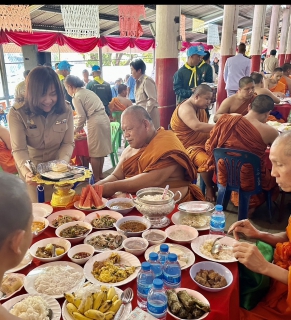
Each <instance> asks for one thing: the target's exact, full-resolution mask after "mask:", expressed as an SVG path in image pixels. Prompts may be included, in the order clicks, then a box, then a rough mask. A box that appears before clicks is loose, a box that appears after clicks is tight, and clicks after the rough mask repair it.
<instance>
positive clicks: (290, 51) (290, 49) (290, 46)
mask: <svg viewBox="0 0 291 320" xmlns="http://www.w3.org/2000/svg"><path fill="white" fill-rule="evenodd" d="M290 61H291V24H290V25H289V32H288V38H287V49H286V54H285V63H290Z"/></svg>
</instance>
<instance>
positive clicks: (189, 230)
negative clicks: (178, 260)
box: [165, 224, 198, 244]
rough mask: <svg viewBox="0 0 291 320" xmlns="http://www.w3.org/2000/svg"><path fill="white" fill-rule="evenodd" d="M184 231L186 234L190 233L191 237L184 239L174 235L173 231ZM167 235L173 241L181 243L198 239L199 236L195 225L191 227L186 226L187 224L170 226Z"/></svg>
mask: <svg viewBox="0 0 291 320" xmlns="http://www.w3.org/2000/svg"><path fill="white" fill-rule="evenodd" d="M179 230H180V231H182V232H184V234H186V233H187V234H189V238H187V239H184V238H183V240H182V239H181V238H180V239H179V238H178V237H173V232H175V231H179ZM165 232H166V235H167V237H168V238H169V239H171V240H172V241H173V242H176V243H180V244H185V243H190V242H191V241H192V240H194V239H196V238H197V237H198V231H197V230H196V229H195V228H193V227H190V226H185V225H180V224H179V225H173V226H170V227H168V228H167V229H166V230H165Z"/></svg>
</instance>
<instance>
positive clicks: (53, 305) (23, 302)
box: [2, 294, 62, 320]
mask: <svg viewBox="0 0 291 320" xmlns="http://www.w3.org/2000/svg"><path fill="white" fill-rule="evenodd" d="M2 306H3V307H4V308H5V309H7V310H8V311H9V312H10V313H11V314H13V315H15V316H16V317H18V318H20V319H23V320H60V319H61V314H62V311H61V306H60V304H59V303H58V301H57V300H56V299H54V298H52V297H50V296H47V295H44V294H23V295H20V296H17V297H14V298H12V299H10V300H8V301H6V302H5V303H3V304H2ZM49 309H51V311H52V318H50V317H49Z"/></svg>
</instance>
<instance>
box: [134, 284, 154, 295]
mask: <svg viewBox="0 0 291 320" xmlns="http://www.w3.org/2000/svg"><path fill="white" fill-rule="evenodd" d="M151 287H152V285H150V286H149V285H147V286H143V285H141V284H138V285H137V292H138V294H139V295H140V296H142V297H144V298H146V297H147V295H148V293H149V291H150V289H151Z"/></svg>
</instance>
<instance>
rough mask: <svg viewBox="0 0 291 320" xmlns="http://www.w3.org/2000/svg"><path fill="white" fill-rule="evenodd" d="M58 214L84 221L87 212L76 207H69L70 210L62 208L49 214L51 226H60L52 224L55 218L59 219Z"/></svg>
mask: <svg viewBox="0 0 291 320" xmlns="http://www.w3.org/2000/svg"><path fill="white" fill-rule="evenodd" d="M58 216H70V217H74V218H76V219H77V220H78V221H84V219H85V213H84V212H82V211H80V210H75V209H68V210H60V211H57V212H54V213H52V214H51V215H50V216H48V218H47V219H48V221H49V226H50V227H52V228H55V229H56V228H58V227H54V226H53V225H52V222H53V220H55V219H57V217H58Z"/></svg>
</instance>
